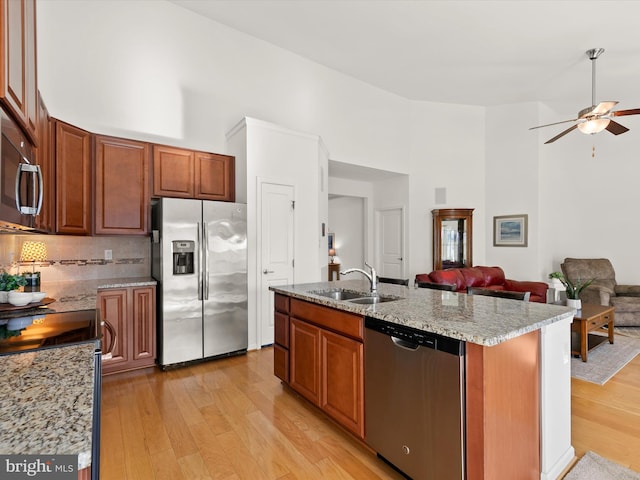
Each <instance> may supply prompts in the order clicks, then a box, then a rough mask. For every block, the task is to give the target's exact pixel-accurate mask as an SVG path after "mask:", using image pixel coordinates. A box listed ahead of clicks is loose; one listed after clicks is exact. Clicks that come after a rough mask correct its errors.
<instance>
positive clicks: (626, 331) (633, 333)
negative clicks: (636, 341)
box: [613, 327, 640, 338]
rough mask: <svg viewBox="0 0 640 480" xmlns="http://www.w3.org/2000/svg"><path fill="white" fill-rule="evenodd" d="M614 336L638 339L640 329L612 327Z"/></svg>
mask: <svg viewBox="0 0 640 480" xmlns="http://www.w3.org/2000/svg"><path fill="white" fill-rule="evenodd" d="M613 331H614V332H615V333H616V335H625V336H627V337H635V338H640V327H613Z"/></svg>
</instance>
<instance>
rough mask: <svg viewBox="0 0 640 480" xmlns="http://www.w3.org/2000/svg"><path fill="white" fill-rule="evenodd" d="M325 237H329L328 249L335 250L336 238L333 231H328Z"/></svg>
mask: <svg viewBox="0 0 640 480" xmlns="http://www.w3.org/2000/svg"><path fill="white" fill-rule="evenodd" d="M327 238H328V239H329V245H328V246H329V250H335V248H336V243H335V241H336V238H335V233H328V234H327Z"/></svg>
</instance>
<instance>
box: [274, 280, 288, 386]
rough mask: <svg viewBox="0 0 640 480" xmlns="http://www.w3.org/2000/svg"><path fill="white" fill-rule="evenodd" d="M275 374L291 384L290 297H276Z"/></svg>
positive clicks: (276, 295) (277, 295)
mask: <svg viewBox="0 0 640 480" xmlns="http://www.w3.org/2000/svg"><path fill="white" fill-rule="evenodd" d="M274 306H275V312H274V343H273V374H274V375H275V376H276V377H278V378H279V379H280V380H282V381H284V382H285V383H289V345H290V342H289V333H290V328H289V297H285V296H284V295H279V294H277V293H276V294H275V296H274Z"/></svg>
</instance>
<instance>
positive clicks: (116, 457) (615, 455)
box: [100, 348, 640, 480]
mask: <svg viewBox="0 0 640 480" xmlns="http://www.w3.org/2000/svg"><path fill="white" fill-rule="evenodd" d="M272 359H273V351H272V349H271V348H265V349H262V350H260V351H254V352H249V353H248V354H247V355H243V356H240V357H232V358H227V359H223V360H216V361H211V362H207V363H203V364H199V365H194V366H190V367H185V368H181V369H176V370H172V371H168V372H161V371H159V370H157V369H147V370H144V371H139V372H131V373H124V374H117V375H112V376H107V377H105V378H104V379H103V392H102V438H101V442H102V447H101V457H102V458H101V465H100V473H101V479H102V480H134V479H142V480H147V479H149V480H152V479H167V480H180V479H184V480H196V479H252V480H254V479H255V480H259V479H276V478H277V479H314V478H318V479H326V478H331V479H334V478H338V479H377V478H380V479H392V480H395V479H401V478H402V477H401V476H400V475H398V474H397V473H396V472H394V471H393V470H392V469H390V468H389V467H388V466H387V465H385V464H384V463H383V462H381V461H380V460H379V459H377V458H376V457H375V455H374V454H373V453H371V451H369V450H368V449H367V448H366V447H364V446H362V445H361V444H360V443H359V442H357V441H356V440H354V439H353V438H352V437H351V436H350V435H349V434H347V433H345V432H343V431H342V430H341V429H340V428H338V427H337V426H335V425H334V424H333V423H332V422H331V421H329V420H327V419H326V418H325V417H324V415H323V414H321V413H319V412H318V411H317V410H316V409H315V408H313V407H311V406H310V405H309V404H308V403H307V402H305V401H303V400H302V399H300V398H297V397H296V395H295V394H294V393H292V392H291V391H290V390H288V389H285V388H284V387H283V386H282V385H281V383H280V381H279V380H278V379H277V378H276V377H274V376H273V373H272V372H273V361H272ZM572 389H573V394H572V402H573V416H572V421H573V445H574V447H575V448H576V453H577V456H578V457H579V456H582V455H583V454H584V452H586V451H587V450H592V451H594V452H596V453H598V454H599V455H601V456H603V457H606V458H609V459H611V460H613V461H615V462H617V463H620V464H623V465H626V466H628V467H629V468H631V469H633V470H636V471H640V457H639V456H638V452H639V451H640V356H639V357H636V359H635V360H634V361H633V362H631V363H630V364H629V365H627V366H626V367H625V368H624V369H623V370H622V371H621V372H619V373H618V374H617V375H616V376H615V377H614V378H613V379H611V380H609V382H607V383H606V384H605V385H604V386H598V385H594V384H590V383H587V382H583V381H580V380H572Z"/></svg>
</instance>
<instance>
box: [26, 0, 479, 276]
mask: <svg viewBox="0 0 640 480" xmlns="http://www.w3.org/2000/svg"><path fill="white" fill-rule="evenodd" d="M37 9H38V10H37V11H38V49H39V50H38V68H39V70H38V73H39V83H40V89H41V92H42V94H43V97H44V99H45V102H46V104H47V106H48V108H49V110H50V112H51V114H52V115H53V116H55V117H58V118H61V119H63V120H65V121H68V122H70V123H72V124H75V125H78V126H79V127H83V128H85V129H88V130H89V131H94V132H96V133H104V134H110V135H121V136H125V137H131V138H138V139H142V140H150V141H156V142H160V143H167V144H172V145H178V146H186V147H189V148H195V149H202V150H206V151H213V152H219V153H229V151H228V148H229V147H228V146H227V143H226V138H225V134H226V133H227V132H228V131H230V130H231V128H232V127H233V126H234V125H236V124H237V122H238V121H239V120H240V119H242V118H244V117H253V118H257V119H260V120H264V121H267V122H270V123H273V124H277V125H281V126H283V127H287V128H290V129H292V130H295V131H298V132H307V133H310V134H313V135H317V136H319V137H321V138H322V140H323V142H324V144H325V145H326V148H327V149H328V150H329V151H330V152H331V158H332V160H336V161H341V162H347V163H353V164H358V165H367V166H370V167H374V168H379V169H382V170H389V171H394V172H399V173H403V174H407V175H409V181H408V188H407V192H408V206H407V212H408V226H407V228H408V251H409V252H411V262H410V264H409V265H408V271H407V276H410V277H411V276H413V275H414V274H415V273H420V272H428V271H430V270H431V266H432V260H431V241H432V240H431V239H432V234H431V210H432V209H433V208H435V207H436V206H435V200H434V189H435V188H438V187H445V188H446V189H447V192H448V193H447V204H446V205H438V206H437V207H461V208H475V209H476V210H475V214H474V216H475V218H476V219H479V220H478V221H477V222H476V223H477V226H476V227H475V234H474V261H475V263H484V259H485V246H486V235H487V232H486V226H485V225H484V222H483V219H484V218H485V215H486V213H485V184H484V183H485V180H484V178H485V142H486V139H485V115H484V112H485V109H484V108H482V107H476V106H465V105H451V104H441V103H432V102H410V101H408V100H406V99H403V98H400V97H398V96H396V95H392V94H389V93H387V92H384V91H382V90H380V89H377V88H374V87H372V86H370V85H367V84H365V83H363V82H360V81H358V80H354V79H352V78H350V77H347V76H345V75H342V74H340V73H338V72H335V71H332V70H329V69H327V68H325V67H323V66H320V65H317V64H314V63H312V62H309V61H307V60H305V59H303V58H301V57H299V56H297V55H295V54H292V53H289V52H286V51H284V50H281V49H279V48H276V47H274V46H271V45H269V44H267V43H265V42H262V41H259V40H256V39H254V38H252V37H249V36H247V35H244V34H241V33H239V32H237V31H235V30H233V29H230V28H227V27H225V26H222V25H220V24H217V23H215V22H212V21H210V20H208V19H205V18H204V17H200V16H198V15H196V14H194V13H192V12H190V11H187V10H184V9H181V8H179V7H178V6H176V5H174V4H172V3H168V2H165V1H160V0H144V1H141V0H129V1H127V2H121V1H115V0H111V1H106V0H94V1H91V2H77V1H73V0H57V1H56V2H50V1H47V0H38V2H37ZM314 175H316V173H314ZM321 175H322V174H321V173H318V174H317V175H316V176H318V177H320V176H321ZM240 193H241V194H242V192H240ZM332 193H340V192H332ZM316 201H318V202H320V200H316ZM318 207H319V211H321V212H322V208H323V207H322V205H321V204H319V205H318ZM365 208H366V211H367V217H366V219H365V229H366V231H367V240H366V245H365V257H366V256H369V255H371V254H373V243H372V242H373V205H372V204H367V205H366V207H365ZM318 249H319V250H318V252H320V246H319V245H318ZM313 274H314V275H315V274H316V272H313Z"/></svg>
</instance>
